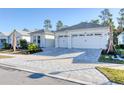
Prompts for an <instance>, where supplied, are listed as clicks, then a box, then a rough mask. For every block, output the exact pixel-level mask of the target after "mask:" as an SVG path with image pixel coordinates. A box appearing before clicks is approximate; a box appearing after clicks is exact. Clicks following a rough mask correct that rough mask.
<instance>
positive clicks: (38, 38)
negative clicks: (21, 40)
mask: <svg viewBox="0 0 124 93" xmlns="http://www.w3.org/2000/svg"><path fill="white" fill-rule="evenodd" d="M37 40H38V41H37V42H38V44H40V36H38V37H37Z"/></svg>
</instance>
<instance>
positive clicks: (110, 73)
mask: <svg viewBox="0 0 124 93" xmlns="http://www.w3.org/2000/svg"><path fill="white" fill-rule="evenodd" d="M96 69H97V70H99V71H100V72H101V73H103V74H104V75H105V76H106V77H107V78H108V79H109V80H110V81H112V82H115V83H119V84H124V70H119V69H111V68H106V67H96Z"/></svg>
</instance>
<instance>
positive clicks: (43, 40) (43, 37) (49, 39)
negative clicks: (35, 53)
mask: <svg viewBox="0 0 124 93" xmlns="http://www.w3.org/2000/svg"><path fill="white" fill-rule="evenodd" d="M38 36H40V47H54V46H55V43H54V35H49V34H44V33H40V34H39V33H33V34H31V42H32V43H34V42H33V37H35V38H36V44H37V45H38V41H37V37H38Z"/></svg>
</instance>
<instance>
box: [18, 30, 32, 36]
mask: <svg viewBox="0 0 124 93" xmlns="http://www.w3.org/2000/svg"><path fill="white" fill-rule="evenodd" d="M17 32H18V33H20V34H21V35H24V36H28V35H29V33H30V31H23V30H22V31H17Z"/></svg>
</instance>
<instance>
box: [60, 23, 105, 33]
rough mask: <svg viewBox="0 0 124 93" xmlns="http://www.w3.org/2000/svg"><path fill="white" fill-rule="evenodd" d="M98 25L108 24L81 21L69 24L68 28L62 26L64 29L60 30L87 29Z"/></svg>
mask: <svg viewBox="0 0 124 93" xmlns="http://www.w3.org/2000/svg"><path fill="white" fill-rule="evenodd" d="M96 27H106V26H104V25H99V24H95V23H87V22H81V23H79V24H76V25H73V26H68V27H66V28H62V29H60V30H58V31H65V30H75V29H85V28H96Z"/></svg>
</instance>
